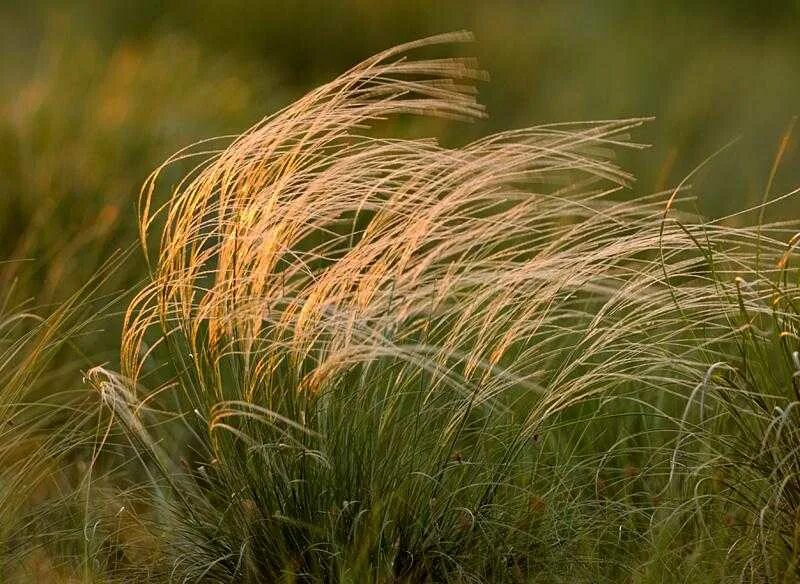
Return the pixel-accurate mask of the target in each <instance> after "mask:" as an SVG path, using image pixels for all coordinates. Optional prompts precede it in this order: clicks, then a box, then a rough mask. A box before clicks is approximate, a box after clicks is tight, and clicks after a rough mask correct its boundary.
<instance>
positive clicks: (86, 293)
mask: <svg viewBox="0 0 800 584" xmlns="http://www.w3.org/2000/svg"><path fill="white" fill-rule="evenodd" d="M203 10H205V9H201V10H199V11H198V14H202V13H203ZM474 10H475V11H476V12H479V10H478V8H475V9H474ZM500 15H501V16H502V11H501V12H500ZM67 22H69V21H67ZM52 38H54V39H59V38H67V35H66V34H65V33H60V34H54V35H53V37H52ZM459 40H464V39H462V38H461V37H459V36H458V35H456V36H455V37H446V38H442V39H439V41H440V42H444V41H447V42H448V43H450V42H452V41H459ZM787 42H788V41H787ZM776 43H778V41H776ZM106 47H107V45H104V43H103V41H102V39H94V40H92V39H88V40H87V41H86V42H85V43H73V42H69V43H64V44H63V45H61V44H59V42H58V40H56V41H54V42H53V43H52V44H50V45H46V46H43V47H42V48H41V49H40V56H39V58H40V59H42V60H43V64H42V65H40V66H38V67H37V68H36V69H35V71H37V72H38V76H36V75H34V76H33V77H29V78H28V77H14V76H13V75H10V74H9V75H7V76H4V78H3V82H4V83H8V84H9V85H10V86H12V87H13V88H14V92H13V94H11V95H14V96H15V97H18V99H10V100H8V101H7V102H5V103H4V104H3V106H2V107H3V112H4V114H5V115H4V121H3V124H4V125H5V127H4V129H3V130H2V132H0V139H2V140H3V141H4V143H5V144H6V145H7V146H8V148H7V149H6V150H7V151H8V152H10V153H13V154H11V155H7V156H4V158H3V161H4V164H5V165H6V167H7V171H5V172H4V174H5V175H6V176H8V177H10V179H11V180H9V181H7V185H8V187H7V189H8V191H7V192H8V194H9V195H10V196H8V197H4V198H3V200H2V201H0V205H2V206H0V220H2V222H3V229H2V231H1V232H0V239H1V240H2V249H3V250H4V253H5V257H7V258H8V260H9V261H7V262H5V263H3V264H0V269H2V270H3V271H2V275H1V276H0V281H2V282H3V285H4V287H5V294H4V296H3V299H4V301H3V302H2V304H1V305H0V306H1V307H2V311H0V387H1V388H2V389H0V408H2V415H0V434H1V435H2V437H3V438H4V440H2V442H0V461H1V462H2V466H1V468H2V471H0V516H1V517H2V521H0V544H1V545H2V548H0V574H2V578H3V580H4V581H10V582H28V581H33V580H34V579H37V580H42V581H64V582H125V581H132V580H140V581H151V582H167V581H180V582H183V581H186V582H193V581H207V582H240V581H244V582H273V581H275V582H409V583H412V582H559V581H564V582H574V581H585V582H598V581H599V582H603V581H607V582H619V581H630V582H672V581H674V582H696V581H728V580H731V581H741V580H743V581H750V582H762V581H787V582H791V581H795V580H797V579H798V574H799V572H798V570H799V568H798V560H797V558H798V553H800V523H799V519H800V474H798V473H799V472H800V453H799V452H798V449H799V448H800V435H799V434H798V430H797V428H798V416H800V410H798V409H797V407H796V404H797V402H798V401H800V389H799V388H800V385H799V384H798V380H797V375H798V371H800V357H798V352H797V351H798V341H799V340H800V338H798V335H799V334H800V332H799V331H798V330H797V327H798V323H800V320H798V314H799V313H800V312H799V311H798V305H797V302H798V299H797V287H798V275H797V267H796V259H795V257H794V256H795V254H794V246H795V245H796V243H797V242H796V241H795V237H794V234H795V232H796V225H795V223H794V222H792V221H785V220H782V221H775V220H772V219H771V218H772V217H783V218H785V217H786V216H787V214H786V213H785V212H781V211H780V209H786V208H791V205H792V204H793V203H792V199H793V193H792V192H790V191H786V190H783V189H782V188H781V185H782V182H783V181H786V180H787V177H786V173H785V172H783V171H782V169H783V168H785V166H786V165H787V160H791V156H793V152H794V150H793V147H792V145H791V144H792V140H791V134H789V133H787V134H786V138H785V140H784V141H783V142H780V141H779V140H778V141H776V142H777V144H776V145H775V147H773V148H772V149H771V150H770V152H769V154H768V158H767V160H768V162H767V164H766V168H765V169H764V175H765V180H764V183H765V184H764V185H762V186H760V188H759V190H758V194H757V196H755V202H756V203H760V202H761V200H762V199H764V200H772V199H782V200H781V201H779V202H778V203H775V204H771V205H769V206H767V207H763V209H764V210H763V212H762V208H756V209H750V210H748V209H747V207H746V206H744V204H742V205H740V206H739V209H740V210H742V211H746V212H743V213H741V214H738V215H735V216H732V217H722V218H721V219H706V218H704V217H703V216H702V215H700V214H699V213H698V212H697V206H696V204H695V202H694V201H693V200H692V198H691V196H690V194H691V193H690V192H688V191H687V190H685V189H684V188H683V185H682V186H681V187H679V188H670V189H667V190H665V191H662V192H657V193H656V194H654V195H645V196H642V195H633V194H632V193H631V191H630V189H629V187H630V185H631V183H632V180H633V176H632V175H630V174H629V173H628V172H627V171H626V169H625V168H624V167H623V166H622V165H621V163H620V161H627V160H628V159H630V158H631V157H632V156H634V154H633V152H634V151H636V150H638V147H637V144H636V142H635V138H636V136H638V135H639V134H640V133H641V132H643V131H645V130H643V129H642V128H640V126H641V124H642V120H639V119H622V120H621V121H615V122H595V123H573V124H555V125H545V126H537V127H533V128H528V129H522V130H514V131H508V132H503V133H499V134H492V135H489V136H486V137H482V138H479V139H477V140H476V141H473V142H468V143H466V144H464V143H463V136H464V134H462V139H461V140H460V142H459V143H460V144H461V145H460V146H451V144H450V143H451V142H454V141H458V139H457V138H456V137H455V135H454V134H448V135H447V136H446V138H445V143H446V144H447V145H448V146H450V147H447V148H445V147H443V146H440V145H438V144H437V143H436V142H435V141H433V140H430V139H428V138H427V137H426V136H429V135H431V134H433V133H440V132H441V129H442V127H443V126H442V124H443V123H444V122H447V123H448V124H451V123H454V122H452V120H450V118H457V119H460V120H461V119H481V118H482V117H483V116H484V115H485V114H484V110H483V108H482V106H480V105H479V103H478V102H477V101H476V98H475V95H474V92H473V90H472V87H473V86H474V85H475V84H476V83H479V82H482V80H483V79H484V77H485V75H484V74H483V72H482V71H481V70H480V69H479V68H477V66H476V65H475V63H474V62H473V61H472V60H471V59H461V58H455V59H446V60H430V59H428V60H426V58H425V56H426V55H433V56H434V57H436V56H441V54H442V53H444V54H454V53H458V54H463V53H464V50H463V49H453V50H452V51H453V52H450V53H448V51H451V48H450V47H443V48H442V47H434V48H432V47H416V48H415V51H413V52H410V54H409V56H408V58H406V59H405V60H399V59H400V57H401V56H405V54H406V52H407V50H406V49H404V50H403V51H399V50H398V51H396V52H389V53H385V54H382V55H381V56H380V57H379V58H374V59H372V60H369V61H367V62H365V63H363V64H362V65H360V66H358V67H356V68H355V69H352V70H350V71H349V72H348V73H346V74H344V75H343V76H342V77H339V78H337V79H336V80H335V81H332V82H330V83H329V84H327V85H324V86H322V87H320V88H318V89H316V90H314V91H313V92H312V93H310V94H308V95H306V96H305V97H302V98H300V99H298V100H297V101H295V102H294V103H293V104H291V105H289V106H288V107H287V108H285V109H283V110H281V111H280V112H279V113H277V114H275V115H274V116H271V117H269V118H267V119H265V120H263V121H262V122H260V123H258V124H257V125H255V126H253V127H252V128H251V129H250V130H248V131H247V132H246V133H244V134H242V135H241V136H239V137H238V138H221V139H215V140H213V141H208V142H202V143H198V144H196V145H195V146H194V147H191V148H190V149H189V150H187V151H183V152H182V153H181V154H180V155H179V156H178V157H177V158H176V159H175V160H173V161H171V162H170V163H169V164H167V165H166V166H163V167H161V168H160V169H159V172H158V173H157V174H155V175H152V176H151V177H150V179H148V180H147V181H146V182H145V187H144V190H143V191H142V194H141V196H140V197H139V199H138V206H137V208H136V212H132V211H130V208H131V207H132V206H133V205H132V204H131V201H132V199H133V198H134V197H133V196H132V192H134V191H135V190H136V189H137V188H138V184H140V183H141V182H143V181H144V179H145V178H146V177H147V175H148V173H149V171H150V170H151V169H152V168H154V167H156V165H157V164H158V162H159V160H161V159H163V158H165V157H166V156H167V154H168V153H169V151H170V150H172V149H174V147H175V146H178V145H180V144H189V143H191V142H193V141H196V140H199V139H202V138H206V137H211V136H215V135H220V134H225V133H229V132H235V131H237V130H238V129H241V128H243V127H246V126H247V125H248V123H249V122H252V119H253V118H252V117H251V114H252V112H253V111H254V110H256V109H259V110H269V109H275V108H274V107H270V106H271V105H272V104H271V103H270V102H269V100H274V101H275V103H285V99H282V97H283V96H282V95H281V94H277V93H276V92H275V91H271V85H270V79H264V78H263V77H262V78H260V79H259V80H258V81H257V82H252V81H250V79H251V77H254V76H256V77H257V76H259V74H260V72H261V71H262V69H261V66H260V65H258V64H254V63H253V62H252V61H248V60H245V59H230V58H228V57H225V56H221V57H220V56H217V57H212V56H210V55H209V54H208V53H207V49H206V48H205V47H204V46H203V45H202V44H198V43H197V42H196V40H194V36H179V35H175V34H169V35H157V38H156V40H153V38H151V37H150V36H149V35H143V37H142V38H140V39H138V40H131V41H129V43H128V44H126V45H124V46H120V47H116V48H115V49H114V50H113V51H112V52H109V51H108V50H107V48H106ZM411 48H413V47H408V48H407V49H408V50H410V49H411ZM419 49H422V50H421V53H420V51H419ZM437 51H438V52H437ZM776 51H778V53H780V54H781V55H783V54H784V53H783V52H781V51H780V50H778V49H776ZM420 54H421V55H422V57H420ZM787 58H788V57H787ZM192 64H193V65H192ZM13 65H14V64H13V63H5V66H6V67H8V69H7V71H12V70H16V69H15V67H14V66H13ZM275 75H276V78H281V77H282V76H285V73H282V72H280V71H279V70H276V72H275ZM242 79H247V80H248V81H247V82H243V81H242ZM275 85H276V86H277V83H275ZM281 86H284V85H281ZM190 87H191V91H189V88H190ZM65 103H66V104H69V105H65ZM64 112H70V113H71V115H69V116H65V115H64ZM415 116H421V117H424V118H429V121H423V122H415V121H412V120H413V119H415ZM500 119H501V120H503V119H504V116H503V115H502V114H501V116H500ZM687 119H689V120H690V121H691V118H687ZM367 126H376V127H375V128H374V129H368V128H367ZM448 127H449V126H448ZM139 128H147V129H148V132H141V131H139ZM483 128H484V129H485V128H486V126H483ZM470 131H472V130H470ZM387 136H405V138H400V139H398V138H389V137H387ZM635 156H645V154H644V153H641V152H640V153H638V154H635ZM771 163H773V166H772V172H770V164H771ZM712 164H713V161H712ZM657 166H658V164H657ZM120 168H123V169H124V172H120V171H119V169H120ZM182 177H183V178H182ZM776 177H777V178H776ZM663 180H664V181H667V180H668V178H663ZM646 182H647V181H646ZM668 184H671V183H668ZM664 186H666V185H664ZM639 191H640V192H645V193H646V192H648V191H647V190H646V189H645V190H643V191H642V190H641V189H639ZM787 202H788V204H789V207H785V206H784V207H781V205H782V204H784V205H785V204H787ZM126 208H127V210H126ZM719 209H720V212H719V213H718V214H722V213H723V211H722V209H723V208H722V207H719ZM776 209H778V210H777V211H776ZM747 224H751V225H753V227H747V226H746V225H747ZM137 239H139V240H140V246H139V247H140V249H135V247H136V240H137ZM121 245H122V246H123V249H122V250H121V251H118V252H115V251H114V250H115V248H118V247H120V246H121ZM127 246H130V249H129V248H128V247H127ZM26 258H35V259H34V260H31V261H27V260H26ZM22 260H26V261H22ZM120 337H121V339H122V340H121V342H120V340H119V339H120Z"/></svg>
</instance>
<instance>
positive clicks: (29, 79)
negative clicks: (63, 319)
mask: <svg viewBox="0 0 800 584" xmlns="http://www.w3.org/2000/svg"><path fill="white" fill-rule="evenodd" d="M1 6H2V7H0V301H2V298H3V296H4V295H5V296H9V295H11V296H13V297H14V298H15V299H16V300H26V299H29V298H33V299H34V302H36V303H39V304H44V303H48V302H51V301H53V300H56V299H58V298H60V297H62V296H63V295H64V294H66V293H69V292H72V291H74V290H75V289H76V288H77V287H78V286H79V285H80V284H81V283H83V282H85V281H86V279H87V278H88V277H89V275H90V274H92V273H93V272H94V271H95V270H96V269H97V267H98V265H99V264H100V263H101V262H102V260H103V259H104V258H105V257H107V256H108V255H109V254H110V253H111V252H112V251H113V250H114V249H117V248H120V247H126V246H128V245H129V244H130V243H132V242H133V241H134V238H135V200H136V195H137V193H138V189H139V186H140V185H141V183H142V181H143V180H144V178H145V177H146V176H147V174H148V173H149V171H150V170H151V169H153V168H154V167H155V166H156V165H157V164H158V163H159V162H160V161H161V160H163V159H164V158H165V157H166V156H168V155H169V154H171V153H172V152H174V151H175V150H177V149H178V148H180V147H182V146H185V145H187V144H189V143H191V142H193V141H195V140H198V139H201V138H204V137H209V136H215V135H221V134H229V133H236V132H240V131H242V130H244V129H246V128H247V127H248V126H250V125H251V124H252V123H253V122H255V121H256V120H258V119H259V118H260V117H262V116H263V115H266V114H268V113H271V112H273V111H275V110H276V109H277V108H279V107H280V106H282V105H285V104H286V103H288V102H289V101H291V100H292V99H294V98H296V97H297V96H299V95H301V94H302V93H303V92H304V91H306V90H307V89H309V88H311V87H313V86H314V85H315V84H317V83H319V82H321V81H324V80H327V79H329V78H330V77H332V76H334V75H336V74H338V73H339V72H341V71H343V70H344V69H345V68H347V67H349V66H350V65H352V64H354V63H356V62H357V61H359V60H361V59H363V58H365V57H367V56H369V55H371V54H372V53H374V52H376V51H378V50H381V49H383V48H386V47H388V46H391V45H393V44H396V43H399V42H403V41H408V40H411V39H415V38H418V37H422V36H426V35H429V34H433V33H438V32H444V31H450V30H457V29H464V28H465V29H469V30H472V31H473V32H474V33H475V34H476V36H477V39H478V42H477V43H475V44H474V45H472V46H467V47H457V48H452V49H450V48H448V49H446V50H447V51H457V52H458V53H459V54H472V55H476V56H477V57H479V58H480V61H481V63H482V65H483V66H484V67H485V68H486V69H487V70H488V71H489V72H490V74H491V76H492V81H491V82H489V83H487V84H483V85H482V86H481V98H482V101H483V102H484V103H485V104H487V106H488V108H489V113H490V118H489V120H488V121H486V122H480V123H478V124H472V125H458V124H454V125H450V124H447V125H445V124H441V123H428V124H427V125H424V126H421V127H417V128H408V127H399V128H396V130H397V131H398V132H422V131H424V132H435V133H436V134H438V135H440V136H442V137H443V139H444V140H445V141H446V142H447V143H453V142H455V143H458V142H459V141H463V140H467V139H470V138H474V137H477V136H479V135H482V134H485V133H487V132H490V131H493V130H499V129H506V128H514V127H519V126H528V125H536V124H540V123H549V122H559V121H577V120H594V119H608V118H618V117H628V116H651V115H652V116H655V120H654V121H653V122H651V123H649V124H648V125H646V126H645V127H644V128H643V129H641V130H640V131H639V132H638V133H637V135H636V136H635V138H636V139H637V140H639V141H641V142H644V143H649V144H653V147H652V148H650V149H648V150H645V151H637V152H630V153H623V154H622V155H621V162H622V164H623V165H624V166H626V167H627V168H628V169H630V170H632V171H633V172H634V173H635V174H636V176H637V177H638V179H639V180H638V182H637V184H636V185H635V187H634V192H635V193H641V194H647V193H650V192H653V191H655V190H661V189H665V188H668V187H670V186H674V185H675V184H677V183H678V182H680V180H681V179H682V178H683V177H684V176H685V175H686V174H687V173H689V172H690V171H691V170H692V169H693V168H694V167H695V166H697V165H698V164H700V163H701V162H702V161H703V160H704V159H706V158H707V157H708V156H709V155H711V154H713V153H714V152H716V151H717V150H719V149H720V148H721V147H723V146H724V145H726V144H727V143H729V142H731V141H732V140H734V139H738V141H737V142H736V143H735V144H734V145H733V146H732V147H731V148H729V149H727V150H726V151H725V152H724V153H722V154H721V155H720V156H718V157H717V158H715V159H714V160H713V161H712V162H711V163H710V164H709V165H708V166H707V167H705V168H704V169H703V170H702V172H700V173H699V174H698V175H697V176H696V177H695V178H694V179H693V180H692V183H693V184H694V186H695V193H696V194H697V196H698V197H699V206H700V208H701V209H702V210H703V212H705V213H706V214H708V215H710V216H712V217H720V216H724V215H726V214H728V213H731V212H733V211H738V210H741V209H744V208H746V207H747V206H750V205H753V204H756V203H757V202H759V201H760V200H761V198H762V197H763V195H764V189H765V186H766V184H767V180H768V176H769V173H770V168H771V166H772V161H773V160H774V158H775V154H776V151H777V149H778V145H779V143H780V141H781V137H782V136H783V134H784V133H785V132H786V129H787V127H788V126H789V125H790V124H791V121H792V119H793V117H794V116H795V114H797V113H798V109H800V108H799V107H798V99H797V97H798V95H799V94H800V92H799V91H798V90H800V34H798V29H799V26H798V25H800V0H787V1H784V2H760V3H756V2H733V1H730V2H722V1H719V2H703V1H690V0H673V1H671V2H662V1H659V0H640V1H636V2H633V1H628V2H625V1H621V0H606V1H591V0H584V1H568V0H545V1H522V0H516V1H515V0H496V1H488V0H483V1H476V0H460V1H445V2H424V1H421V0H381V1H367V0H341V1H338V2H322V1H316V2H314V1H310V0H294V1H285V2H284V1H281V2H268V1H263V2H257V1H248V0H227V1H225V2H219V1H216V2H212V1H208V0H172V1H164V2H153V1H139V2H130V1H127V2H126V1H123V0H104V1H97V0H93V1H86V2H72V3H66V2H65V3H58V2H44V1H41V0H27V1H17V0H14V1H13V2H9V1H8V0H6V2H5V3H3V4H2V5H1ZM796 144H797V142H796V140H794V139H793V140H791V142H790V143H789V147H788V150H787V151H786V154H785V156H784V158H783V162H782V164H781V166H780V169H779V171H778V175H777V178H776V180H775V184H774V188H773V193H774V194H776V195H777V194H781V193H783V192H785V191H787V190H789V189H790V188H793V187H795V186H798V185H800V164H798V163H800V151H799V150H798V147H797V145H796ZM179 171H180V169H176V170H175V171H174V173H175V175H174V176H177V173H178V172H179ZM665 199H666V197H665ZM797 209H798V205H797V204H796V203H792V202H788V203H786V204H782V205H778V206H775V207H774V208H772V209H770V211H769V213H768V215H767V217H768V218H769V219H772V220H779V219H781V218H790V217H789V215H790V214H793V213H794V212H795V211H796V210H797ZM749 219H750V220H753V219H754V217H753V216H752V215H751V216H750V218H749ZM747 220H748V218H747V217H742V218H738V219H737V221H747ZM143 275H144V270H143V265H142V263H141V260H137V259H133V260H131V261H129V262H127V264H126V265H125V266H124V267H123V268H121V269H120V270H118V271H117V273H116V274H115V275H114V277H113V278H112V283H113V284H114V285H115V286H117V287H118V288H124V287H126V286H129V285H131V284H133V283H134V282H135V281H137V280H138V279H140V278H141V277H143ZM14 282H16V284H14V286H13V291H12V284H13V283H14Z"/></svg>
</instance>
